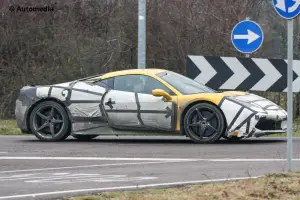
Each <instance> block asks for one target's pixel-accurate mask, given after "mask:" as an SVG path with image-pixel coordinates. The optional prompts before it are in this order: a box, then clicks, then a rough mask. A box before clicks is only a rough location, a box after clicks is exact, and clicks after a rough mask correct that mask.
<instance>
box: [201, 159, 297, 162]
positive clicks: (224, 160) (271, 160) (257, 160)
mask: <svg viewBox="0 0 300 200" xmlns="http://www.w3.org/2000/svg"><path fill="white" fill-rule="evenodd" d="M207 161H211V162H274V161H287V159H283V158H221V159H207ZM293 161H300V158H293Z"/></svg>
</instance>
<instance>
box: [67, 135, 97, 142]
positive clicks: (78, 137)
mask: <svg viewBox="0 0 300 200" xmlns="http://www.w3.org/2000/svg"><path fill="white" fill-rule="evenodd" d="M72 136H73V137H74V138H76V139H78V140H81V141H88V140H92V139H94V138H96V137H98V135H72Z"/></svg>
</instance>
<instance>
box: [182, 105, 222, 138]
mask: <svg viewBox="0 0 300 200" xmlns="http://www.w3.org/2000/svg"><path fill="white" fill-rule="evenodd" d="M184 129H185V133H186V135H187V136H189V137H190V138H191V139H192V140H193V141H194V142H195V143H213V142H216V141H217V140H219V139H220V138H221V137H222V135H223V134H224V131H225V119H224V117H223V114H222V113H221V111H220V110H219V108H218V107H216V106H214V105H212V104H209V103H199V104H196V105H194V106H192V107H191V108H190V109H189V110H188V111H187V113H186V115H185V117H184Z"/></svg>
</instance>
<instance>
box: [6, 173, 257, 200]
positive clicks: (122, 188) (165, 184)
mask: <svg viewBox="0 0 300 200" xmlns="http://www.w3.org/2000/svg"><path fill="white" fill-rule="evenodd" d="M259 177H260V176H256V177H238V178H225V179H211V180H196V181H183V182H168V183H156V184H145V185H129V186H120V187H107V188H90V189H77V190H61V191H53V192H43V193H31V194H20V195H12V196H0V199H14V198H25V197H36V196H48V195H57V194H68V193H79V192H101V191H111V190H124V189H141V188H150V187H163V186H176V185H185V184H201V183H214V182H222V181H234V180H244V179H253V178H259Z"/></svg>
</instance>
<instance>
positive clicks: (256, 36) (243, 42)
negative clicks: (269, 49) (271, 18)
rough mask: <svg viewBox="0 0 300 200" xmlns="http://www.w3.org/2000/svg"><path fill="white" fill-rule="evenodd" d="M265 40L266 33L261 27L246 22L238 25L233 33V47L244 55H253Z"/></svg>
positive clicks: (248, 21)
mask: <svg viewBox="0 0 300 200" xmlns="http://www.w3.org/2000/svg"><path fill="white" fill-rule="evenodd" d="M263 40H264V33H263V31H262V29H261V28H260V26H259V25H258V24H257V23H255V22H253V21H251V20H244V21H241V22H240V23H238V24H237V25H236V26H235V27H234V28H233V30H232V32H231V41H232V44H233V46H234V47H235V48H236V49H237V50H238V51H240V52H242V53H253V52H255V51H256V50H258V49H259V48H260V46H261V45H262V43H263Z"/></svg>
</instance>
